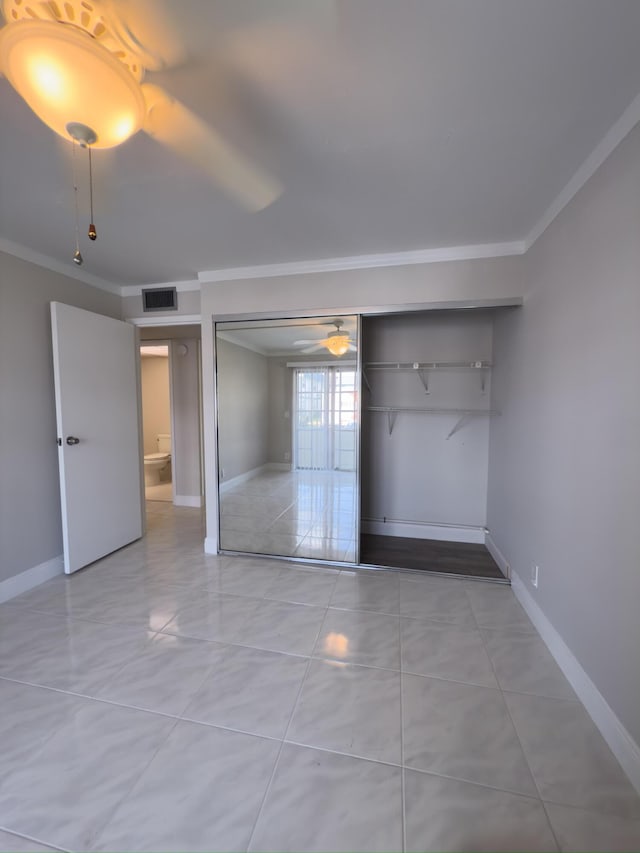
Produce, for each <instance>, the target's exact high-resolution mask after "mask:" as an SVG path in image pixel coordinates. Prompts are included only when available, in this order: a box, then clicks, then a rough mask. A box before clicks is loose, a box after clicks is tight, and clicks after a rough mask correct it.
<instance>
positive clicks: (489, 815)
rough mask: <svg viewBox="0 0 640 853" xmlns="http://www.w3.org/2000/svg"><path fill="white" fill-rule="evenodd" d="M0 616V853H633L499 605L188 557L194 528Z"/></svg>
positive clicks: (455, 588)
mask: <svg viewBox="0 0 640 853" xmlns="http://www.w3.org/2000/svg"><path fill="white" fill-rule="evenodd" d="M148 517H149V534H148V536H147V537H146V538H145V539H144V540H143V541H141V542H139V543H136V544H134V545H132V546H130V547H128V548H126V549H124V550H122V551H120V552H119V553H117V554H115V555H113V556H111V557H109V558H107V559H105V560H103V561H101V562H100V563H98V564H96V565H94V566H92V567H91V568H89V569H87V570H85V571H83V572H81V573H79V574H77V575H74V576H72V577H71V578H56V579H55V580H53V581H50V582H49V583H47V584H45V585H43V586H41V587H38V588H36V589H34V590H32V591H31V592H29V593H26V594H25V595H23V596H21V597H20V598H17V599H14V600H13V601H12V602H9V603H6V604H3V605H0V850H42V849H47V847H46V845H49V846H50V847H58V848H62V849H66V850H83V849H90V850H247V849H249V850H402V849H405V850H512V851H515V850H557V849H559V848H560V849H562V850H604V849H606V850H609V851H613V850H638V849H640V800H639V799H638V797H637V796H636V794H635V793H634V791H633V789H632V788H631V785H630V784H629V782H628V781H627V779H626V777H625V776H624V774H623V773H622V771H621V769H620V767H619V765H618V764H617V763H616V761H615V760H614V758H613V756H612V755H611V753H610V752H609V750H608V748H607V747H606V745H605V743H604V741H603V740H602V738H601V737H600V735H599V733H598V732H597V730H596V728H595V726H594V725H593V723H592V722H591V720H590V719H589V717H588V716H587V714H586V712H585V711H584V709H583V708H582V706H581V704H580V703H579V702H578V701H577V700H576V699H575V696H574V694H573V693H572V691H571V688H570V687H569V685H568V684H567V683H566V681H565V680H564V678H563V676H562V674H561V673H560V671H559V670H558V668H557V667H556V665H555V663H554V661H553V659H552V658H551V656H550V655H549V653H548V652H547V650H546V647H545V646H544V645H543V643H542V641H541V640H540V639H539V637H538V636H537V634H536V633H535V631H534V629H533V627H532V625H531V624H530V622H529V621H528V619H527V617H526V615H525V614H524V612H523V611H522V610H521V608H520V607H519V605H518V603H517V602H516V600H515V598H514V597H513V594H512V593H511V590H510V589H509V588H508V587H504V586H496V585H491V584H484V583H482V582H474V581H462V580H455V579H445V578H432V577H422V576H417V575H401V574H394V573H390V572H378V573H376V572H364V573H361V574H355V573H353V572H350V571H338V570H335V569H333V570H332V569H330V568H329V567H327V568H315V567H314V568H310V567H308V566H307V567H295V566H294V565H293V564H291V563H283V562H279V561H271V560H267V561H265V560H259V559H256V558H245V557H224V558H219V557H210V556H206V555H204V554H203V553H202V529H201V521H200V518H201V516H200V511H199V510H193V509H182V508H175V507H173V506H171V505H169V504H163V503H152V504H149V516H148Z"/></svg>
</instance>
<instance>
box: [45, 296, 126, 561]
mask: <svg viewBox="0 0 640 853" xmlns="http://www.w3.org/2000/svg"><path fill="white" fill-rule="evenodd" d="M51 327H52V336H53V368H54V381H55V395H56V417H57V426H58V461H59V465H60V498H61V504H62V536H63V544H64V570H65V572H66V573H67V574H71V573H72V572H75V571H77V570H78V569H81V568H82V567H83V566H87V565H89V563H93V562H94V560H97V559H99V558H100V557H104V555H105V554H110V553H111V552H112V551H115V550H117V549H118V548H121V547H122V546H123V545H127V544H128V543H129V542H133V541H134V540H135V539H139V538H140V536H142V517H143V516H142V483H141V479H142V478H141V469H140V429H139V409H138V372H137V371H138V367H137V357H136V333H135V328H134V327H133V326H132V325H131V324H130V323H122V322H120V320H113V319H111V318H110V317H103V316H102V315H100V314H93V313H92V312H90V311H83V310H81V309H80V308H73V307H71V306H70V305H63V304H62V303H60V302H52V303H51Z"/></svg>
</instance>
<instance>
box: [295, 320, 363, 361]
mask: <svg viewBox="0 0 640 853" xmlns="http://www.w3.org/2000/svg"><path fill="white" fill-rule="evenodd" d="M327 325H331V326H335V327H336V330H335V332H329V334H328V335H327V337H326V338H324V339H323V340H321V341H318V340H313V341H311V340H309V341H294V344H293V345H294V346H296V347H297V346H307V345H308V344H311V346H308V347H307V349H303V350H302V352H304V353H312V352H318V350H321V349H322V348H323V347H326V349H328V350H329V352H330V353H331V354H332V355H337V356H340V355H344V354H345V353H346V352H356V346H355V344H354V343H353V341H352V340H351V338H350V337H349V333H348V332H343V331H342V327H343V326H344V320H332V322H331V323H329V324H327Z"/></svg>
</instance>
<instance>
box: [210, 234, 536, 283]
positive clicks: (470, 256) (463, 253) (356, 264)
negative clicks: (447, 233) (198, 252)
mask: <svg viewBox="0 0 640 853" xmlns="http://www.w3.org/2000/svg"><path fill="white" fill-rule="evenodd" d="M524 251H525V244H524V241H523V240H517V241H513V242H510V243H481V244H479V245H475V246H449V247H447V248H444V249H417V250H415V251H410V252H387V253H384V254H377V255H352V256H350V257H345V258H324V259H322V260H317V261H291V262H286V263H282V264H262V265H259V266H253V267H231V268H228V269H218V270H204V271H202V272H199V273H198V280H199V281H200V283H201V284H204V283H210V282H221V281H241V280H243V279H251V278H275V277H277V276H287V275H306V274H309V273H322V272H343V271H346V270H363V269H374V268H376V267H402V266H409V265H414V264H435V263H442V262H444V261H463V260H475V259H479V258H500V257H504V256H506V255H522V254H523V253H524Z"/></svg>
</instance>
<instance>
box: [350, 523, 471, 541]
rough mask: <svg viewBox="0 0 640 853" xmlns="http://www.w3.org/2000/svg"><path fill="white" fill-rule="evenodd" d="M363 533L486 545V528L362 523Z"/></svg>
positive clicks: (426, 524) (425, 524)
mask: <svg viewBox="0 0 640 853" xmlns="http://www.w3.org/2000/svg"><path fill="white" fill-rule="evenodd" d="M362 532H363V533H371V534H374V535H376V536H401V537H405V536H406V537H407V538H409V539H437V540H439V541H441V542H474V543H477V544H481V545H482V544H484V539H485V530H484V527H464V526H460V527H456V526H454V525H448V524H445V525H440V524H428V523H427V522H406V521H367V520H365V519H363V521H362Z"/></svg>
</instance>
